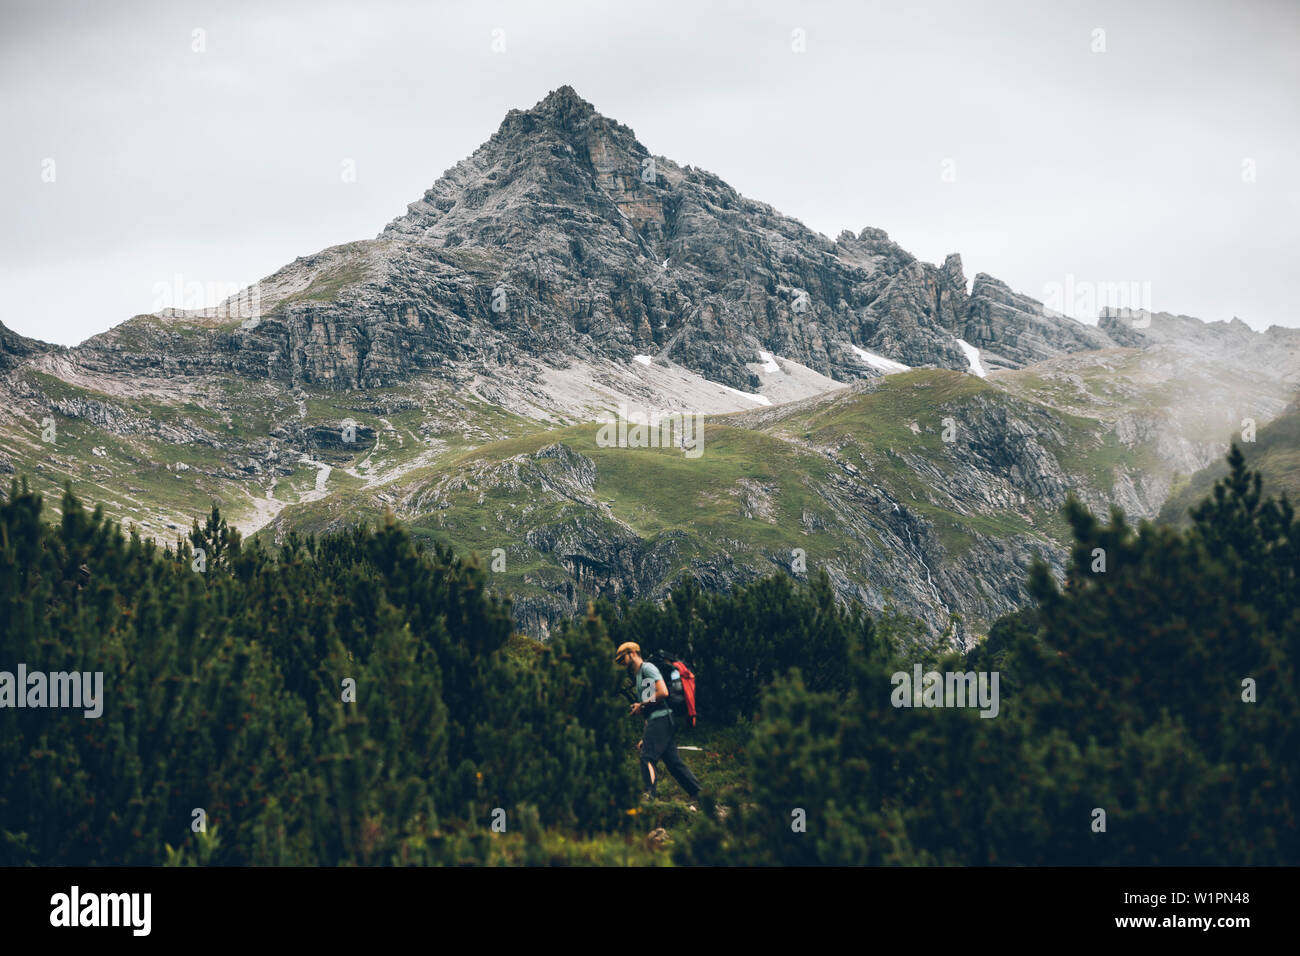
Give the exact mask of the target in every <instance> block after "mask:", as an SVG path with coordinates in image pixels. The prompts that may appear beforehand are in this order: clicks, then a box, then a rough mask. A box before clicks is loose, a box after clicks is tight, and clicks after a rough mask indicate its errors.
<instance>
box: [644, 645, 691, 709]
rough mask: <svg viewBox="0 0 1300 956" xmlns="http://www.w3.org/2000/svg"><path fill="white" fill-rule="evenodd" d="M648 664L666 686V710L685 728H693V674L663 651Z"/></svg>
mask: <svg viewBox="0 0 1300 956" xmlns="http://www.w3.org/2000/svg"><path fill="white" fill-rule="evenodd" d="M650 663H651V664H654V666H655V667H657V668H659V673H660V674H662V675H663V678H664V683H665V684H667V685H668V709H669V710H670V711H671V712H672V715H673V716H674V717H679V718H681V719H682V720H684V721H685V722H686V726H687V727H694V726H695V674H693V673H692V672H691V669H690V668H689V667H687V666H686V662H685V661H683V660H682V659H681V658H679V657H678V656H677V655H675V654H669V653H665V652H663V651H660V652H658V653H656V654H654V655H653V656H652V657H651V658H650Z"/></svg>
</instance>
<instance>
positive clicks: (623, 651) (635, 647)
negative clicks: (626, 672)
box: [614, 641, 641, 664]
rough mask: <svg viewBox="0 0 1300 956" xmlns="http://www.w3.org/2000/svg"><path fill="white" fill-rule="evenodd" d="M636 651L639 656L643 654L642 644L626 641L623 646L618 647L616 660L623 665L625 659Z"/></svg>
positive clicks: (615, 653) (615, 655)
mask: <svg viewBox="0 0 1300 956" xmlns="http://www.w3.org/2000/svg"><path fill="white" fill-rule="evenodd" d="M634 651H635V652H636V653H637V654H640V653H641V645H640V644H637V643H635V642H633V641H624V642H623V643H622V644H620V645H618V650H617V651H615V652H614V660H616V661H618V662H619V663H620V664H622V663H623V658H624V657H626V656H627V655H628V654H631V653H632V652H634Z"/></svg>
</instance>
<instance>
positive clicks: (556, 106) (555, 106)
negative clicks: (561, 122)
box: [528, 83, 596, 114]
mask: <svg viewBox="0 0 1300 956" xmlns="http://www.w3.org/2000/svg"><path fill="white" fill-rule="evenodd" d="M528 112H530V113H548V112H550V113H583V114H594V113H595V112H596V108H595V107H594V106H592V105H591V104H590V103H588V102H587V101H586V100H584V99H583V98H582V97H581V96H579V95H578V91H577V90H575V89H574V88H573V87H571V86H569V85H568V84H567V83H566V84H565V85H564V86H561V87H560V88H559V89H557V90H551V92H549V93H547V94H546V96H545V97H543V98H542V100H541V101H540V102H538V104H537V105H536V106H534V107H533V108H532V109H531V110H529V111H528Z"/></svg>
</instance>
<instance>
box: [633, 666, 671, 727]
mask: <svg viewBox="0 0 1300 956" xmlns="http://www.w3.org/2000/svg"><path fill="white" fill-rule="evenodd" d="M636 676H637V693H638V694H639V695H640V698H641V703H643V704H650V703H653V702H654V699H655V684H656V683H657V682H658V681H661V680H663V679H664V676H663V675H662V674H660V673H659V668H657V667H655V666H654V665H653V664H651V663H650V662H649V661H642V662H641V670H640V671H638V672H637V675H636ZM667 703H668V701H666V700H665V701H661V702H660V704H659V706H658V708H657V709H656V710H655V712H654V713H652V714H651V715H650V716H649V717H648V718H646V719H647V720H654V719H655V718H656V717H667V716H668V708H667V707H666V706H665V705H666V704H667Z"/></svg>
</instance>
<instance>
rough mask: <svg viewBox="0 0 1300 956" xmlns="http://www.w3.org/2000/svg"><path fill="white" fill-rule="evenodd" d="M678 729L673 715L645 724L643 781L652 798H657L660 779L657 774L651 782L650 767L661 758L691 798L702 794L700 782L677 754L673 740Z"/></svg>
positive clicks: (642, 763) (642, 747)
mask: <svg viewBox="0 0 1300 956" xmlns="http://www.w3.org/2000/svg"><path fill="white" fill-rule="evenodd" d="M676 729H677V728H676V726H674V723H673V715H672V714H671V713H669V714H668V716H667V717H655V718H652V719H651V720H647V721H646V722H645V734H643V735H642V738H641V779H642V780H643V781H644V782H645V788H646V791H647V792H648V793H649V794H650V796H651V797H654V796H655V785H656V784H657V783H658V780H659V777H658V774H656V775H655V780H654V782H651V780H650V767H651V766H652V765H654V764H655V763H657V762H658V761H659V759H660V758H661V757H662V758H663V761H664V766H666V767H667V768H668V772H669V773H671V774H672V775H673V777H674V778H675V779H676V780H677V782H678V783H680V784H681V785H682V789H683V790H685V791H686V793H687V794H688V795H689V796H691V797H695V796H697V795H698V794H699V792H700V782H699V781H698V780H696V779H695V774H693V773H691V768H690V767H688V766H686V764H684V763H683V762H682V758H681V757H680V756H679V755H678V753H677V743H676V741H675V740H673V737H674V736H675V731H676Z"/></svg>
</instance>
